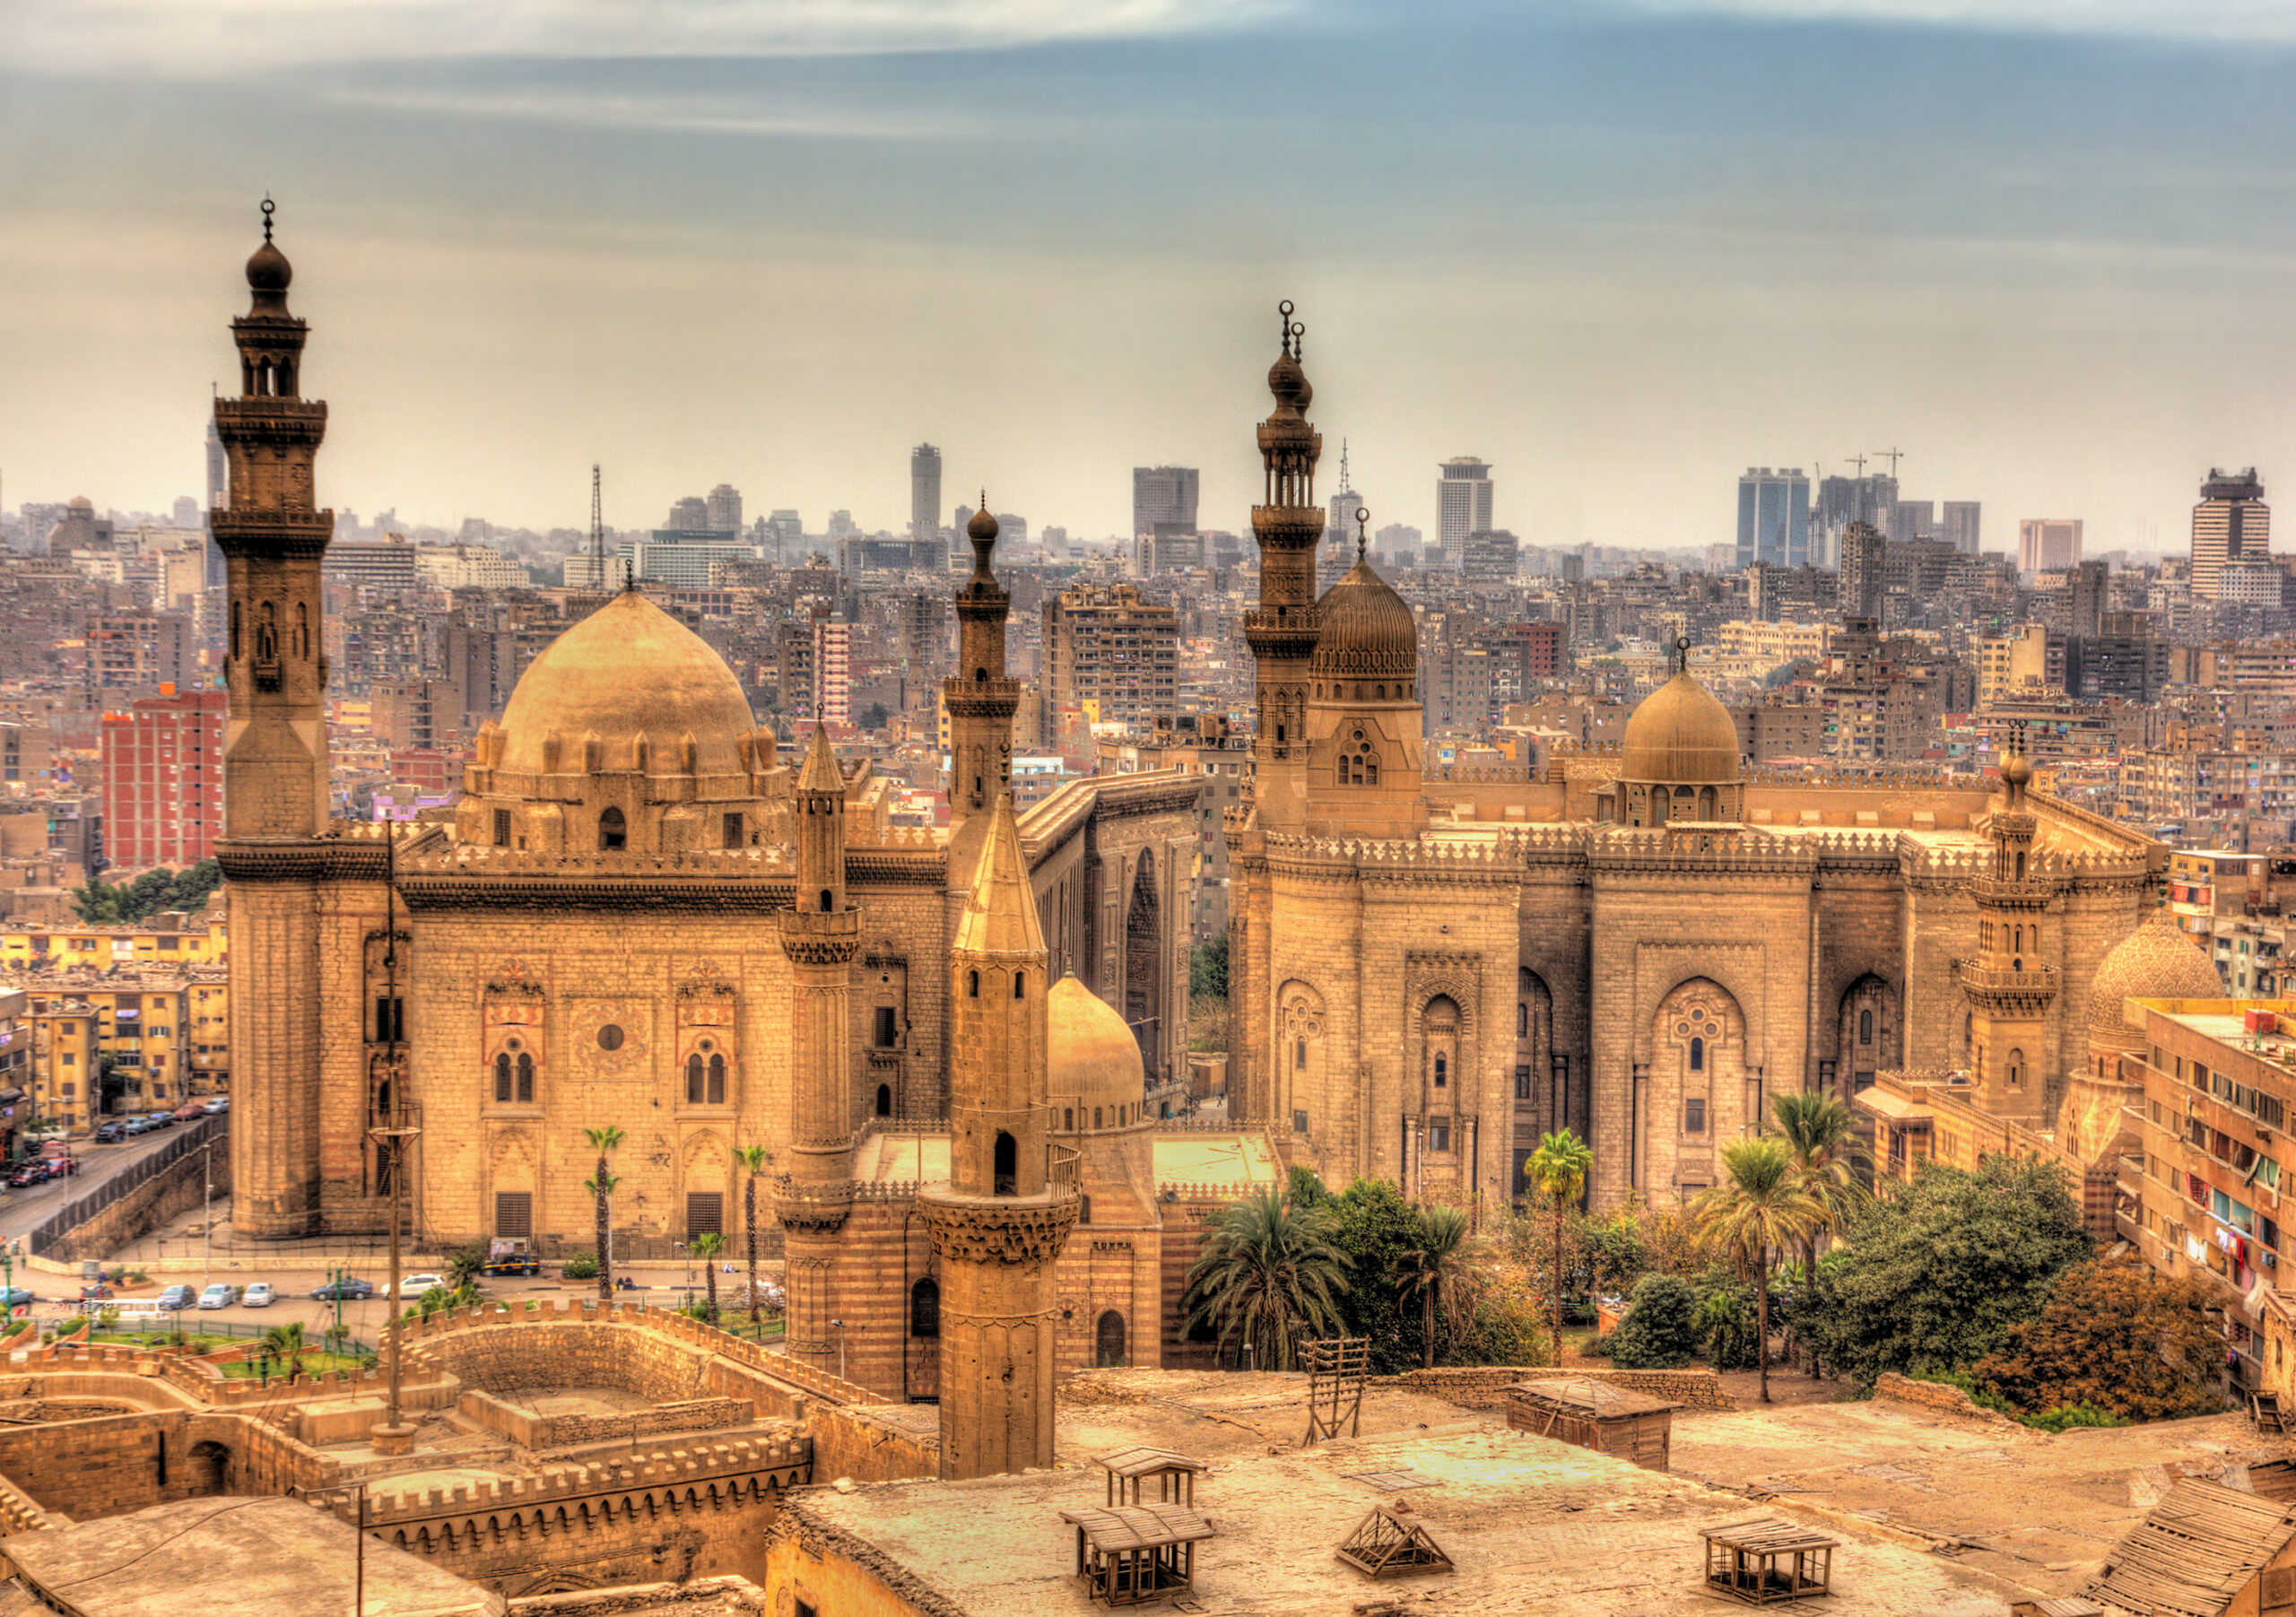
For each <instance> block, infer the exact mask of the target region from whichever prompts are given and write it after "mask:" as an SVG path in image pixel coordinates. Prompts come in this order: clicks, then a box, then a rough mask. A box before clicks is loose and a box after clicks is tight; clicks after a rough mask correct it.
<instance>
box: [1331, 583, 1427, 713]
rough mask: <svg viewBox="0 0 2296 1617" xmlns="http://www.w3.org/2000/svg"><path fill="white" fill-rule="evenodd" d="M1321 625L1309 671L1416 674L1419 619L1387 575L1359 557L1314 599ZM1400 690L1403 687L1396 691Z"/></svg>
mask: <svg viewBox="0 0 2296 1617" xmlns="http://www.w3.org/2000/svg"><path fill="white" fill-rule="evenodd" d="M1316 615H1317V617H1318V619H1319V620H1320V621H1321V622H1322V624H1323V628H1322V630H1321V631H1320V632H1319V633H1318V635H1317V637H1316V651H1315V656H1313V657H1311V658H1309V663H1308V673H1309V675H1310V676H1311V677H1314V678H1318V679H1348V680H1358V679H1391V680H1392V679H1402V680H1410V679H1416V678H1417V677H1418V676H1419V625H1418V624H1417V623H1415V622H1413V621H1412V616H1411V608H1410V607H1408V606H1406V605H1405V604H1404V599H1403V597H1402V596H1399V595H1397V594H1396V592H1395V591H1394V590H1393V589H1391V588H1389V587H1388V586H1387V580H1386V579H1384V578H1380V577H1379V575H1378V573H1376V572H1374V571H1372V570H1371V564H1370V562H1369V561H1361V560H1358V561H1357V562H1356V563H1355V565H1354V566H1353V567H1351V568H1349V569H1347V575H1346V577H1344V578H1342V579H1340V581H1339V582H1338V583H1336V584H1335V585H1333V586H1332V587H1330V588H1329V589H1327V590H1326V591H1324V594H1323V599H1321V600H1319V601H1318V602H1317V603H1316ZM1396 694H1397V695H1398V696H1400V695H1401V694H1402V693H1401V692H1400V691H1398V692H1397V693H1396Z"/></svg>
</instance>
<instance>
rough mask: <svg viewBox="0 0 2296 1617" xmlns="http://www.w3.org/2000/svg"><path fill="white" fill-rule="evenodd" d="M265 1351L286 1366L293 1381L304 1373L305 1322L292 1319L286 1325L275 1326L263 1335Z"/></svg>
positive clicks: (288, 1375) (289, 1377) (288, 1376)
mask: <svg viewBox="0 0 2296 1617" xmlns="http://www.w3.org/2000/svg"><path fill="white" fill-rule="evenodd" d="M263 1351H264V1352H266V1353H268V1354H270V1355H271V1356H272V1357H273V1358H274V1359H276V1360H278V1361H281V1362H283V1363H284V1364H286V1365H287V1366H288V1367H289V1369H288V1371H287V1378H288V1379H289V1380H293V1379H294V1378H296V1377H297V1376H300V1375H301V1374H302V1373H303V1322H302V1321H301V1320H300V1319H291V1320H289V1321H288V1322H287V1323H286V1324H285V1325H275V1326H272V1327H271V1328H270V1329H269V1330H267V1331H265V1333H264V1334H263Z"/></svg>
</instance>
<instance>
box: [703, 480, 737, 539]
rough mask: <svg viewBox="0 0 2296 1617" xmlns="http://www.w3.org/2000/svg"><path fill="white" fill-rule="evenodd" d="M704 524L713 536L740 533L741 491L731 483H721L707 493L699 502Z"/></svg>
mask: <svg viewBox="0 0 2296 1617" xmlns="http://www.w3.org/2000/svg"><path fill="white" fill-rule="evenodd" d="M701 510H702V516H703V518H704V524H705V526H708V528H709V531H710V532H711V533H713V534H738V533H740V532H741V531H742V491H741V490H739V489H737V488H735V486H734V485H733V484H732V483H729V482H721V483H719V484H718V486H717V487H716V488H714V489H712V490H710V491H709V496H708V498H706V499H705V500H702V502H701Z"/></svg>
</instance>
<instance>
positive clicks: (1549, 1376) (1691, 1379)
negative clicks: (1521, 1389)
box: [1513, 1369, 1738, 1410]
mask: <svg viewBox="0 0 2296 1617" xmlns="http://www.w3.org/2000/svg"><path fill="white" fill-rule="evenodd" d="M1513 1375H1514V1378H1515V1379H1516V1380H1518V1381H1592V1382H1596V1383H1597V1384H1599V1385H1601V1386H1605V1387H1628V1388H1631V1390H1633V1391H1635V1392H1638V1393H1648V1394H1649V1395H1651V1396H1652V1397H1654V1398H1671V1399H1672V1400H1674V1402H1675V1403H1677V1404H1682V1405H1683V1406H1684V1407H1685V1408H1689V1409H1725V1410H1728V1409H1735V1408H1737V1407H1738V1401H1737V1400H1736V1399H1735V1398H1733V1397H1732V1396H1731V1395H1729V1393H1728V1391H1727V1390H1726V1389H1725V1388H1724V1387H1723V1385H1722V1378H1720V1377H1719V1376H1717V1375H1716V1374H1715V1373H1714V1372H1713V1371H1712V1370H1706V1369H1681V1370H1609V1369H1604V1370H1596V1369H1526V1370H1516V1371H1514V1372H1513Z"/></svg>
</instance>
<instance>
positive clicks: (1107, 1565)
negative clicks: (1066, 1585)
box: [1060, 1505, 1213, 1606]
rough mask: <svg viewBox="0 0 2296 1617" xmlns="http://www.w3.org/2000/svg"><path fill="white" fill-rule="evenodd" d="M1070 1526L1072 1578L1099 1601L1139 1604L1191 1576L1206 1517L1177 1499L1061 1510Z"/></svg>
mask: <svg viewBox="0 0 2296 1617" xmlns="http://www.w3.org/2000/svg"><path fill="white" fill-rule="evenodd" d="M1060 1519H1061V1520H1062V1521H1064V1522H1066V1523H1068V1524H1070V1525H1071V1526H1074V1528H1075V1529H1076V1574H1075V1576H1076V1582H1077V1585H1078V1587H1081V1588H1082V1589H1083V1591H1084V1593H1085V1594H1087V1595H1091V1597H1092V1598H1093V1599H1094V1600H1096V1601H1098V1602H1099V1603H1100V1604H1102V1605H1105V1606H1119V1605H1144V1604H1147V1603H1148V1602H1150V1601H1152V1600H1162V1599H1164V1598H1166V1597H1167V1596H1168V1595H1178V1594H1181V1593H1183V1592H1184V1591H1186V1590H1187V1589H1188V1588H1189V1587H1192V1586H1193V1585H1194V1583H1195V1581H1196V1544H1197V1543H1198V1542H1199V1541H1201V1540H1204V1539H1207V1538H1210V1537H1212V1536H1213V1527H1212V1524H1211V1523H1210V1522H1207V1521H1205V1519H1204V1518H1203V1517H1200V1516H1198V1515H1196V1512H1195V1511H1193V1510H1183V1509H1181V1508H1179V1507H1178V1506H1177V1505H1119V1506H1117V1507H1115V1508H1111V1509H1106V1510H1064V1511H1062V1512H1061V1513H1060Z"/></svg>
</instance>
